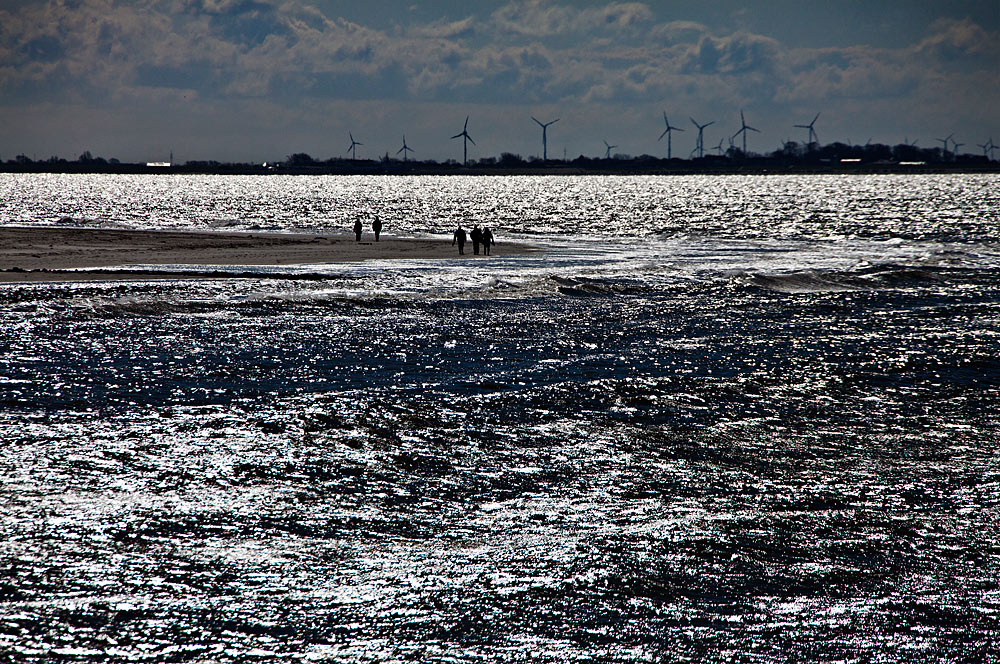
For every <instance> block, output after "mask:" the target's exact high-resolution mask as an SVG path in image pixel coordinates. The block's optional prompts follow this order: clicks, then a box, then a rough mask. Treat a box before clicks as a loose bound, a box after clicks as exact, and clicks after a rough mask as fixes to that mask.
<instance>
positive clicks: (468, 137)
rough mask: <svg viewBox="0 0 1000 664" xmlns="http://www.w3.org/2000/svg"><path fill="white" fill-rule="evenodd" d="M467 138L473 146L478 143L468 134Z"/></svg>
mask: <svg viewBox="0 0 1000 664" xmlns="http://www.w3.org/2000/svg"><path fill="white" fill-rule="evenodd" d="M465 137H466V138H467V139H469V142H470V143H472V144H473V145H475V144H476V142H475V141H474V140H472V137H471V136H469V135H468V134H466V135H465Z"/></svg>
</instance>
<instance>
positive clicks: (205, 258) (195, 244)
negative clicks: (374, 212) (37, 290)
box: [0, 227, 532, 282]
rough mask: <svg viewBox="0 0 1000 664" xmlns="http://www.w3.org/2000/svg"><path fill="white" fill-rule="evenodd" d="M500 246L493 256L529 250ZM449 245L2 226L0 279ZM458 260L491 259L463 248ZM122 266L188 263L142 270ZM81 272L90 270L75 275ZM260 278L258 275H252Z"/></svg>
mask: <svg viewBox="0 0 1000 664" xmlns="http://www.w3.org/2000/svg"><path fill="white" fill-rule="evenodd" d="M531 250H532V249H531V248H530V247H527V246H525V245H520V244H507V243H502V244H497V245H496V246H495V247H494V248H493V251H492V256H503V255H511V254H521V253H527V252H529V251H531ZM459 257H460V256H459V254H458V249H457V248H456V247H453V246H452V244H451V242H450V241H448V240H437V239H414V238H396V237H392V236H385V235H383V236H382V237H381V239H380V241H379V242H375V239H374V237H373V236H372V235H371V233H366V234H365V235H364V236H362V241H361V242H357V241H355V239H354V236H353V235H317V234H289V233H228V232H186V231H152V230H149V231H147V230H113V229H91V228H66V227H0V282H19V281H63V280H74V281H76V280H87V279H121V278H135V277H142V278H177V277H179V276H181V277H185V278H188V277H191V278H195V277H211V278H220V277H227V276H228V277H233V276H235V277H245V276H250V274H245V273H239V272H228V271H227V272H226V273H223V272H217V271H208V272H206V271H205V270H195V269H193V268H194V267H196V266H206V265H220V266H238V265H246V266H252V265H303V264H312V263H345V262H352V261H363V260H373V259H399V258H408V259H437V258H459ZM461 258H465V259H469V260H473V259H475V260H489V259H490V258H491V257H490V256H473V255H472V252H471V251H467V252H466V254H465V255H464V256H461ZM126 265H132V266H134V265H170V266H191V267H190V268H188V269H185V268H177V269H171V270H166V271H165V270H159V269H158V270H155V271H143V270H141V269H134V268H130V269H127V270H125V269H115V268H120V267H121V266H126ZM80 268H94V269H90V270H84V271H79V270H80ZM255 276H259V275H255Z"/></svg>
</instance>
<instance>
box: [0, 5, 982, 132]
mask: <svg viewBox="0 0 1000 664" xmlns="http://www.w3.org/2000/svg"><path fill="white" fill-rule="evenodd" d="M337 6H338V5H337V4H336V3H333V2H331V3H328V4H325V5H319V6H318V7H317V6H312V5H309V4H303V3H301V2H295V1H292V0H144V2H143V3H142V4H138V3H122V2H117V1H115V0H81V1H80V2H76V3H66V2H58V1H53V2H49V3H41V2H39V3H23V4H19V5H17V6H16V8H14V9H11V8H7V9H6V10H3V9H0V99H2V100H3V104H4V105H5V106H6V107H9V108H17V107H18V105H19V104H20V105H22V106H27V105H28V104H29V103H37V104H42V103H50V104H57V105H58V104H67V103H73V104H77V105H79V106H85V105H88V104H89V105H90V107H92V108H98V107H100V108H117V107H121V108H128V109H141V108H144V103H145V104H148V106H149V107H150V108H160V107H162V106H163V105H164V104H166V105H168V106H169V105H170V104H174V103H176V104H178V105H179V106H178V108H184V104H190V103H191V100H194V99H197V100H198V103H199V105H200V106H199V108H200V109H201V111H200V112H201V113H202V114H203V116H204V115H208V114H210V113H211V109H212V108H214V109H215V110H216V112H218V113H219V114H220V115H221V114H224V113H225V112H226V109H227V108H233V107H240V108H247V107H250V106H253V105H254V104H260V105H261V107H263V106H268V107H269V108H270V107H288V108H289V109H292V108H305V107H309V106H310V105H317V106H318V107H321V106H323V105H324V104H332V103H336V102H338V101H341V102H343V103H344V105H345V106H351V105H352V104H353V105H357V104H360V102H362V101H364V100H372V106H371V107H378V105H379V104H383V103H384V104H385V105H387V106H393V105H396V106H398V107H403V106H407V105H408V106H410V107H411V108H412V109H419V108H425V109H427V108H430V107H431V106H432V105H437V106H435V108H441V107H443V106H446V105H448V104H460V105H463V106H467V105H470V104H481V105H483V107H484V108H485V107H486V106H496V107H499V108H502V109H503V108H508V109H509V108H511V107H524V106H531V107H534V108H545V107H548V108H551V109H558V108H566V109H569V108H580V109H581V110H580V113H581V114H583V110H582V107H583V106H585V105H587V104H594V105H595V106H596V107H598V108H600V109H602V110H601V112H599V113H594V114H593V117H601V116H603V117H605V118H609V117H618V116H621V115H623V114H626V113H638V112H640V111H639V110H636V109H649V108H652V109H654V115H655V112H656V111H655V109H657V108H660V107H662V106H663V105H668V108H672V109H673V108H676V109H677V112H678V113H690V114H694V115H695V116H696V117H701V115H700V114H701V113H702V110H699V109H703V110H704V112H705V114H706V117H708V118H709V119H710V118H711V117H712V114H714V113H715V112H716V109H718V108H719V107H723V108H738V107H739V106H744V105H745V106H747V107H749V108H752V107H754V106H757V107H758V108H763V107H767V106H768V105H770V106H769V110H770V111H772V112H773V111H774V110H775V109H778V108H780V106H781V105H785V106H788V105H791V106H793V107H797V108H810V109H811V108H813V107H815V106H818V105H822V106H823V108H824V109H826V108H830V109H832V108H834V107H835V106H836V104H844V105H848V104H849V105H851V108H852V109H854V108H865V107H866V105H867V107H868V108H874V107H875V105H876V104H881V105H882V106H886V107H888V106H892V105H894V104H895V105H897V106H899V105H900V104H902V103H909V104H910V105H914V106H915V105H916V104H918V103H919V104H921V105H923V106H924V107H927V108H929V109H938V108H940V109H945V108H947V109H952V107H954V106H959V105H960V104H961V103H965V104H967V105H969V106H972V105H973V104H971V103H969V100H970V98H971V99H977V100H978V99H996V96H997V93H996V92H993V91H994V90H997V89H1000V81H998V76H1000V70H998V68H997V66H996V63H997V62H998V61H1000V35H998V34H997V33H996V32H991V31H990V30H987V29H986V28H983V27H982V26H980V25H977V24H976V23H975V22H973V21H970V20H969V19H950V20H942V21H938V22H936V23H933V24H931V25H929V26H928V29H927V31H926V33H922V34H919V35H917V36H915V37H914V38H913V39H912V40H911V41H910V42H909V43H908V44H904V45H902V46H896V47H894V48H884V47H882V48H880V47H873V46H867V45H848V46H841V47H836V48H805V47H797V48H792V47H789V46H788V45H786V44H784V43H782V42H781V41H779V40H778V39H775V38H774V37H772V36H767V35H763V34H756V33H753V32H750V31H747V30H736V31H733V30H728V29H725V28H724V27H721V26H720V25H718V24H714V25H712V26H708V25H706V24H704V23H700V22H697V21H692V20H664V16H665V14H667V13H668V12H667V11H666V10H665V9H664V7H663V6H661V5H654V4H647V3H640V2H611V3H607V4H596V3H587V4H586V5H584V6H582V7H581V6H579V5H577V4H575V3H570V2H559V1H546V2H543V1H541V0H516V1H513V2H507V3H505V4H503V5H501V6H499V7H496V6H493V7H491V9H489V10H486V11H483V10H482V9H481V8H480V7H479V6H478V5H469V6H468V7H467V8H463V9H461V10H460V13H457V14H456V13H452V14H450V15H445V16H443V17H440V16H435V17H434V19H435V20H424V21H421V20H420V19H419V18H417V17H418V16H420V15H422V13H421V12H411V13H410V15H407V16H403V17H393V19H392V20H394V21H402V22H401V23H400V22H389V21H386V22H384V23H378V22H374V21H371V20H370V19H369V20H367V21H366V20H365V19H363V18H360V17H362V16H364V15H365V14H364V12H358V13H355V14H353V15H352V16H354V19H355V20H354V21H351V20H347V19H346V18H344V17H342V16H338V15H335V14H334V13H333V11H332V10H330V9H329V8H330V7H337ZM654 10H655V11H654ZM669 13H670V16H669V18H671V19H673V18H677V17H678V15H677V14H676V12H673V11H672V12H669ZM977 91H978V92H977ZM976 94H979V97H976V96H975V95H976ZM970 95H973V96H972V97H970ZM116 105H117V106H116ZM989 107H990V105H989V104H988V103H986V102H985V101H984V102H982V103H980V104H979V108H980V109H988V108H989ZM519 110H521V109H519ZM410 112H411V113H413V114H414V115H415V114H416V111H410ZM428 112H430V111H428ZM558 112H559V113H562V112H561V111H558ZM861 112H863V111H861ZM921 112H923V113H926V114H929V113H931V112H932V111H931V110H926V108H925V110H922V111H921ZM977 112H978V113H980V114H983V113H988V110H979V111H977ZM266 115H267V114H266V113H263V112H262V113H261V117H266ZM403 115H404V116H405V113H404V114H403ZM671 115H673V111H671ZM833 115H834V114H833V112H832V110H831V112H829V113H827V112H824V121H827V119H828V118H830V119H831V120H832V117H833ZM463 117H464V115H463ZM588 117H590V116H588ZM427 122H431V120H427ZM568 131H569V122H567V123H564V124H563V125H562V126H561V127H560V132H561V133H562V134H566V132H568Z"/></svg>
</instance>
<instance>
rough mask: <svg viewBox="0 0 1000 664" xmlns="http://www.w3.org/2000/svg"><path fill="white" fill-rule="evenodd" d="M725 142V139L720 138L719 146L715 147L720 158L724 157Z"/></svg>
mask: <svg viewBox="0 0 1000 664" xmlns="http://www.w3.org/2000/svg"><path fill="white" fill-rule="evenodd" d="M724 140H725V139H724V138H720V139H719V144H718V145H716V146H715V152H716V153H717V154H718V155H719V156H720V157H721V156H722V141H724ZM732 140H733V139H731V138H730V139H729V141H730V142H732Z"/></svg>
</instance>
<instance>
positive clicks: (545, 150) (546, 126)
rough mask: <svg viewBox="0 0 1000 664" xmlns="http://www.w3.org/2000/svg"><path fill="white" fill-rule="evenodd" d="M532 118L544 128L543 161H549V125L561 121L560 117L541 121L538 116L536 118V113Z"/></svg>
mask: <svg viewBox="0 0 1000 664" xmlns="http://www.w3.org/2000/svg"><path fill="white" fill-rule="evenodd" d="M531 119H532V120H534V121H535V122H537V123H538V126H539V127H541V128H542V161H548V160H549V141H548V135H547V134H548V129H549V125H552V124H555V123H557V122H559V118H556V119H555V120H550V121H549V122H545V123H542V122H539V120H538V118H536V117H535V116H534V115H532V116H531Z"/></svg>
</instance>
